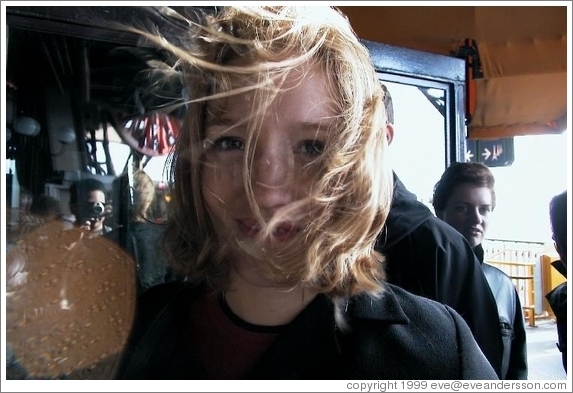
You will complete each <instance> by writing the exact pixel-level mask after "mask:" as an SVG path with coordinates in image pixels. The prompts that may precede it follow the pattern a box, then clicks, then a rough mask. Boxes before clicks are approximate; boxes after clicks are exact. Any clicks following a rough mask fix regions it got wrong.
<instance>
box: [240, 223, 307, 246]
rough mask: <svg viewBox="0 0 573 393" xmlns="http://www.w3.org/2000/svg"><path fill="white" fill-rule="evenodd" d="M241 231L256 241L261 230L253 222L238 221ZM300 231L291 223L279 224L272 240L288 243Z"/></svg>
mask: <svg viewBox="0 0 573 393" xmlns="http://www.w3.org/2000/svg"><path fill="white" fill-rule="evenodd" d="M238 223H239V229H240V231H241V232H242V233H243V234H244V235H245V236H246V237H248V238H251V239H254V238H256V237H257V236H259V234H260V232H261V228H260V226H259V225H258V223H255V222H254V221H252V220H238ZM298 232H299V229H298V228H297V227H296V226H295V225H293V224H290V223H282V224H278V225H277V226H276V227H275V229H274V230H273V233H272V240H275V241H279V242H286V241H289V240H291V239H293V238H294V237H295V236H296V234H297V233H298Z"/></svg>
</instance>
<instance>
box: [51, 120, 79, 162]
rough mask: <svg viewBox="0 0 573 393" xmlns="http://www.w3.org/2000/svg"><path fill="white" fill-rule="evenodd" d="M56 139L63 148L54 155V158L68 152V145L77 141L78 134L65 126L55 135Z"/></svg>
mask: <svg viewBox="0 0 573 393" xmlns="http://www.w3.org/2000/svg"><path fill="white" fill-rule="evenodd" d="M55 137H56V139H57V140H58V141H59V142H60V143H61V144H62V147H61V149H60V151H59V152H57V153H53V154H52V156H60V155H62V154H64V152H65V151H66V146H67V145H68V143H72V142H73V141H75V140H76V132H75V131H74V129H73V128H72V127H70V126H63V127H60V128H59V129H58V131H57V132H56V133H55Z"/></svg>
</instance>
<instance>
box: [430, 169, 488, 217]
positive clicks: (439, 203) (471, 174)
mask: <svg viewBox="0 0 573 393" xmlns="http://www.w3.org/2000/svg"><path fill="white" fill-rule="evenodd" d="M466 183H469V184H473V185H476V186H478V187H487V188H489V189H490V190H491V197H492V206H491V207H492V210H493V209H495V178H494V177H493V173H491V170H490V169H489V168H488V167H487V165H484V164H481V163H478V162H454V163H453V164H452V165H450V166H449V167H448V168H447V169H446V170H445V171H444V173H443V174H442V177H441V178H440V180H439V181H438V182H437V183H436V185H435V187H434V196H433V198H432V205H433V206H434V211H435V212H436V213H437V212H441V211H443V210H444V209H445V208H446V205H447V203H448V198H449V197H450V195H451V194H452V192H453V190H454V188H456V187H457V186H459V185H460V184H466Z"/></svg>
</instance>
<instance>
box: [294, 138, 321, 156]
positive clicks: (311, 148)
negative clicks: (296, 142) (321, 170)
mask: <svg viewBox="0 0 573 393" xmlns="http://www.w3.org/2000/svg"><path fill="white" fill-rule="evenodd" d="M323 152H324V143H323V142H321V141H316V140H312V141H304V142H302V143H301V146H300V153H301V154H305V155H310V156H319V155H321V154H322V153H323Z"/></svg>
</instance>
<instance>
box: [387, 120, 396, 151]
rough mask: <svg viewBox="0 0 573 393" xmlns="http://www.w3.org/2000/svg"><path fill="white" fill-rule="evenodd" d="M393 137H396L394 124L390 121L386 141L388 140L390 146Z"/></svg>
mask: <svg viewBox="0 0 573 393" xmlns="http://www.w3.org/2000/svg"><path fill="white" fill-rule="evenodd" d="M393 139H394V126H393V125H392V124H390V123H388V124H386V141H387V142H388V146H390V145H391V144H392V140H393Z"/></svg>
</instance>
